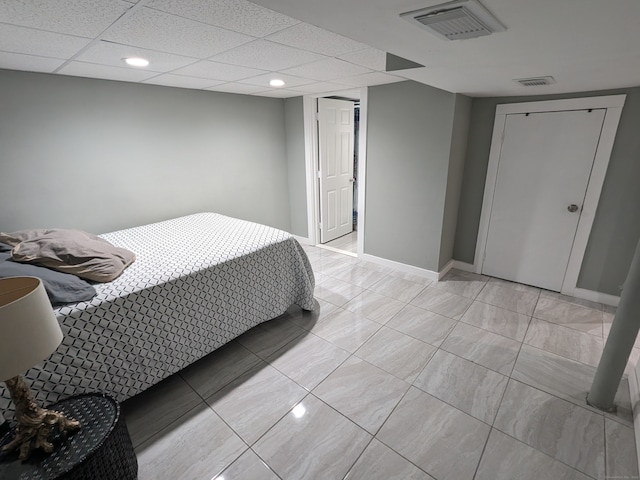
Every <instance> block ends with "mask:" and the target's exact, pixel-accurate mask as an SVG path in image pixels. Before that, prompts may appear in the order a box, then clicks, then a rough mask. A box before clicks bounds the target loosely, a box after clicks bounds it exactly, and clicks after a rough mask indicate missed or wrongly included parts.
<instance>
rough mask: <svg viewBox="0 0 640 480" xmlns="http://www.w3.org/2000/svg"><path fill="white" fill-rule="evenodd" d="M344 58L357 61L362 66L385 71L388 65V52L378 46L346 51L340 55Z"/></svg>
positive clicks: (348, 60) (352, 61)
mask: <svg viewBox="0 0 640 480" xmlns="http://www.w3.org/2000/svg"><path fill="white" fill-rule="evenodd" d="M339 58H341V59H342V60H345V61H347V62H350V63H355V64H356V65H360V66H361V67H367V68H370V69H371V70H378V71H381V72H384V71H385V70H386V66H387V54H386V53H385V52H383V51H382V50H378V49H377V48H366V49H364V50H359V51H357V52H351V53H345V54H344V55H340V57H339Z"/></svg>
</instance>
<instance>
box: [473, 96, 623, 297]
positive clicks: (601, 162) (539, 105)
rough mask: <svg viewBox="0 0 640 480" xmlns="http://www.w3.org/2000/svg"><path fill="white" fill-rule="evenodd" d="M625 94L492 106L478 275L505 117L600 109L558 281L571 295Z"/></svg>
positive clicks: (477, 266) (478, 250)
mask: <svg viewBox="0 0 640 480" xmlns="http://www.w3.org/2000/svg"><path fill="white" fill-rule="evenodd" d="M625 99H626V95H607V96H598V97H583V98H570V99H561V100H546V101H539V102H524V103H509V104H499V105H497V107H496V115H495V121H494V124H493V135H492V137H491V150H490V152H489V165H488V168H487V177H486V181H485V187H484V198H483V201H482V213H481V214H480V225H479V227H478V238H477V241H476V253H475V257H474V269H475V271H476V273H481V272H482V267H483V264H484V256H485V249H486V246H487V244H486V242H487V235H488V233H489V220H490V217H491V209H492V207H493V195H494V192H495V187H496V179H497V176H498V165H499V163H500V154H501V151H502V141H503V140H504V133H505V125H506V120H507V115H510V114H518V113H539V112H561V111H570V110H585V109H589V108H593V109H595V108H600V109H601V108H604V109H606V113H605V116H604V122H603V124H602V131H601V134H600V140H599V142H598V146H597V148H596V154H595V158H594V161H593V167H592V169H591V175H590V177H589V183H588V184H587V191H586V194H585V198H584V203H583V206H582V212H581V214H580V220H579V221H578V227H577V230H576V235H575V238H574V240H573V245H572V247H571V254H570V255H569V263H568V265H567V270H566V272H565V275H564V280H563V282H562V289H561V293H563V294H565V295H574V293H575V290H576V287H577V284H578V276H579V275H580V268H581V267H582V261H583V259H584V253H585V251H586V249H587V242H588V241H589V235H590V234H591V228H592V226H593V220H594V218H595V214H596V209H597V207H598V202H599V201H600V193H601V192H602V185H603V184H604V178H605V175H606V173H607V167H608V166H609V160H610V158H611V151H612V150H613V144H614V141H615V136H616V132H617V130H618V124H619V123H620V115H621V113H622V107H623V106H624V102H625Z"/></svg>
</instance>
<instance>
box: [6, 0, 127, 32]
mask: <svg viewBox="0 0 640 480" xmlns="http://www.w3.org/2000/svg"><path fill="white" fill-rule="evenodd" d="M129 8H131V4H130V3H127V2H122V1H119V0H2V1H0V19H2V22H3V23H11V24H14V25H20V26H23V27H32V28H38V29H41V30H48V31H50V32H57V33H66V34H69V35H77V36H79V37H91V38H93V37H96V36H97V35H99V34H100V33H102V32H103V31H104V30H105V29H106V28H107V27H108V26H109V25H111V24H112V23H113V22H115V21H116V20H117V19H118V18H119V17H120V16H121V15H122V14H123V13H125V12H126V11H127V10H128V9H129Z"/></svg>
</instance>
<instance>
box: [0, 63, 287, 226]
mask: <svg viewBox="0 0 640 480" xmlns="http://www.w3.org/2000/svg"><path fill="white" fill-rule="evenodd" d="M0 105H1V109H2V110H1V112H2V113H0V145H1V149H2V150H1V151H2V157H1V158H2V160H1V162H2V170H1V171H2V173H1V174H0V204H1V205H2V208H1V209H0V230H4V231H11V230H16V229H20V228H27V227H53V226H57V227H74V228H81V229H85V230H88V231H91V232H94V233H103V232H106V231H111V230H116V229H121V228H125V227H130V226H135V225H141V224H145V223H149V222H153V221H157V220H162V219H167V218H171V217H176V216H179V215H185V214H189V213H194V212H199V211H215V212H219V213H223V214H227V215H231V216H235V217H239V218H243V219H247V220H252V221H258V222H261V223H265V224H267V225H271V226H275V227H278V228H282V229H285V230H288V229H289V227H290V221H289V195H288V191H289V186H288V166H287V160H286V152H285V128H284V127H285V121H284V102H283V100H281V99H272V98H262V97H250V96H244V95H232V94H225V93H216V92H205V91H195V90H185V89H177V88H169V87H160V86H154V85H139V84H131V83H122V82H112V81H106V80H94V79H86V78H76V77H64V76H56V75H47V74H38V73H26V72H16V71H7V70H0Z"/></svg>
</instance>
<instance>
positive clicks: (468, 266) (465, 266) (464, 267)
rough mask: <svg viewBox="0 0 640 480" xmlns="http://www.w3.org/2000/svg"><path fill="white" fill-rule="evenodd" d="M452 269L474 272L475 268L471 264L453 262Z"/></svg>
mask: <svg viewBox="0 0 640 480" xmlns="http://www.w3.org/2000/svg"><path fill="white" fill-rule="evenodd" d="M453 268H455V269H457V270H462V271H463V272H472V273H475V272H476V266H475V265H474V264H473V263H467V262H461V261H460V260H453Z"/></svg>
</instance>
